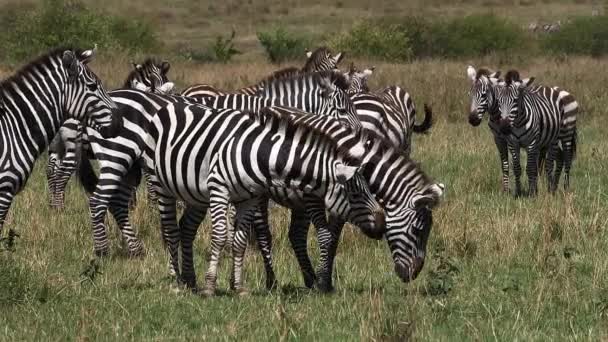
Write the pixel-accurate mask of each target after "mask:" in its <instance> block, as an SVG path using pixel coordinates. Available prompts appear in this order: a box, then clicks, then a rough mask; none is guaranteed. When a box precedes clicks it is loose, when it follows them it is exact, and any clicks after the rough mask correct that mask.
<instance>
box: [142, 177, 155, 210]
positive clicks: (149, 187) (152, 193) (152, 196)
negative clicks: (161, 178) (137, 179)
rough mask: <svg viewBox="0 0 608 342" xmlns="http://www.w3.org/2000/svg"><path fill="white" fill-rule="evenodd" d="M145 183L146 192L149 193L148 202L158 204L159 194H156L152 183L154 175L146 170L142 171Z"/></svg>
mask: <svg viewBox="0 0 608 342" xmlns="http://www.w3.org/2000/svg"><path fill="white" fill-rule="evenodd" d="M142 173H143V176H144V179H145V182H146V190H147V191H148V200H149V201H150V202H151V203H156V201H158V194H157V193H156V190H155V186H154V182H153V181H152V175H150V173H149V172H147V171H146V170H145V169H143V170H142Z"/></svg>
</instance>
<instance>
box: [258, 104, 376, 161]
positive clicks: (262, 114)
mask: <svg viewBox="0 0 608 342" xmlns="http://www.w3.org/2000/svg"><path fill="white" fill-rule="evenodd" d="M249 115H250V117H252V118H253V119H254V120H255V121H256V122H257V123H259V124H261V125H272V123H274V122H277V121H278V122H281V123H283V124H285V125H287V127H288V128H293V129H298V128H299V129H304V130H308V131H310V132H312V133H313V134H315V135H317V136H318V138H319V139H327V141H328V142H329V143H330V145H331V146H332V147H333V148H335V149H336V151H337V152H338V155H339V156H340V157H341V158H343V159H344V160H345V161H347V162H355V163H356V162H357V161H360V159H361V158H362V157H363V153H364V151H365V147H364V140H361V139H362V138H363V136H360V135H358V133H357V132H355V131H353V130H352V129H350V128H347V127H346V126H345V125H343V124H342V123H341V122H340V121H339V120H337V119H335V118H332V117H329V116H321V115H317V114H310V113H307V112H303V111H300V110H297V109H294V108H288V107H280V106H273V107H264V108H262V109H261V110H260V111H258V112H257V113H252V112H249Z"/></svg>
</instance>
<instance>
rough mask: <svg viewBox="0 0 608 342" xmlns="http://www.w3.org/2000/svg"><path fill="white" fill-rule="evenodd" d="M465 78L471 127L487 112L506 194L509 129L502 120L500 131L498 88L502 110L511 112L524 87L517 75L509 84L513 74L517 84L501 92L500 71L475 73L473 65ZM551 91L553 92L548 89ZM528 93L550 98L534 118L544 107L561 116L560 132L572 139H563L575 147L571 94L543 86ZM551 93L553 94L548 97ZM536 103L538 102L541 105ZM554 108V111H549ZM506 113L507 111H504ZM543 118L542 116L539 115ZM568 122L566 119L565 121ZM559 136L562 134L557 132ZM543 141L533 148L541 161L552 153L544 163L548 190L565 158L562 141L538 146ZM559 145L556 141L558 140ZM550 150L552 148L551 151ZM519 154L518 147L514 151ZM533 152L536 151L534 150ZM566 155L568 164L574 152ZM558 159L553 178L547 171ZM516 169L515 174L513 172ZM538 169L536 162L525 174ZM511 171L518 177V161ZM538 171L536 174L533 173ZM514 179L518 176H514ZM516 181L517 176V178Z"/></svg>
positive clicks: (574, 102)
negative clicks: (470, 83)
mask: <svg viewBox="0 0 608 342" xmlns="http://www.w3.org/2000/svg"><path fill="white" fill-rule="evenodd" d="M467 75H468V77H469V78H470V79H471V81H472V86H471V90H470V97H471V109H470V112H469V123H470V124H471V125H473V126H479V124H480V123H481V120H482V118H483V114H484V113H489V122H488V126H489V127H490V130H491V131H492V134H493V135H494V142H495V143H496V147H497V149H498V152H499V156H500V160H501V168H502V189H503V191H504V192H508V191H509V149H510V147H509V134H507V133H508V129H509V121H508V120H507V121H505V120H503V122H502V123H503V126H502V127H503V128H505V129H507V132H504V131H503V130H501V108H500V102H501V101H499V89H503V94H504V96H505V97H504V98H505V100H504V103H503V107H504V109H505V111H508V110H514V109H513V108H511V109H509V108H508V107H510V106H512V105H513V104H514V103H515V105H517V99H518V98H519V96H520V93H519V90H522V94H523V90H524V88H525V87H523V86H522V87H521V89H520V87H519V86H521V80H519V81H518V79H519V76H518V75H517V74H516V73H511V74H510V76H509V78H510V83H511V81H513V79H512V78H513V76H514V75H515V76H516V78H517V80H515V81H516V82H515V83H514V84H512V87H511V89H510V91H509V90H508V89H506V90H505V89H504V87H505V85H506V82H504V81H503V80H501V79H499V78H498V77H499V76H500V72H494V73H491V72H490V71H488V70H487V69H479V70H478V71H476V70H475V68H473V67H472V66H469V67H468V68H467ZM549 89H552V90H549ZM527 91H530V92H532V93H537V92H538V91H540V93H539V94H538V95H539V96H540V97H537V96H534V97H531V98H541V97H543V96H544V95H540V94H546V95H549V98H546V99H545V100H542V101H541V102H545V104H544V105H541V106H540V107H539V110H538V111H537V114H535V115H539V114H538V113H539V112H541V111H540V108H545V112H546V113H550V112H553V113H554V114H552V115H559V116H560V117H563V118H564V120H563V122H562V123H561V126H562V128H559V129H560V130H563V131H564V132H565V133H564V134H565V135H571V136H573V138H572V137H569V138H566V140H569V141H572V140H573V139H574V143H572V142H571V145H572V144H573V145H574V146H573V148H575V147H576V144H575V139H576V126H575V125H576V113H577V112H578V103H577V102H576V101H575V99H574V97H572V95H570V94H569V93H567V92H565V91H562V90H560V89H559V88H557V87H553V88H546V87H538V86H537V87H530V89H527ZM509 93H512V95H509ZM551 94H553V95H551ZM509 97H512V99H511V100H508V98H509ZM550 98H553V100H551V99H550ZM552 101H558V102H561V104H557V103H554V104H550V102H552ZM541 102H539V103H541ZM551 108H553V109H551ZM555 110H557V111H558V112H562V114H557V112H555ZM505 113H507V112H505ZM508 116H509V114H506V116H505V118H506V117H508ZM541 116H542V115H541ZM566 119H567V120H566ZM544 120H546V119H544V118H543V119H542V120H540V119H536V123H535V127H534V130H536V131H537V132H538V130H539V127H538V126H536V125H537V124H539V123H540V122H542V121H544ZM547 132H548V131H546V132H545V133H542V134H543V135H545V134H546V133H547ZM560 134H561V133H560ZM532 136H533V135H532V134H530V135H528V137H532ZM544 139H546V138H545V137H543V138H542V139H539V140H537V141H536V142H535V146H534V148H536V146H538V147H539V148H540V150H539V151H538V154H539V157H540V158H544V157H545V156H546V155H547V156H548V154H551V155H552V156H551V157H550V158H548V162H547V163H546V164H545V169H546V170H547V172H548V176H549V177H550V179H549V182H550V183H549V184H550V187H551V183H553V182H554V181H552V180H551V177H553V179H554V180H558V179H559V174H560V173H561V161H560V160H562V159H564V157H563V156H562V154H563V153H564V152H563V142H562V146H559V144H558V145H557V146H546V145H545V144H544V143H541V140H544ZM558 142H559V141H558ZM552 147H553V148H552ZM549 148H552V149H550V150H547V149H549ZM517 149H518V151H519V148H517ZM535 153H536V151H535ZM569 154H570V155H571V157H570V162H571V160H572V157H573V152H572V150H571V151H570V152H569ZM514 157H516V158H519V152H518V153H517V156H514ZM555 159H557V162H558V163H557V168H556V170H555V175H552V173H553V172H552V171H550V169H551V170H552V169H553V162H552V161H553V160H555ZM516 168H517V171H516ZM532 169H533V170H536V169H537V166H536V163H534V166H533V167H531V168H530V169H528V174H530V172H532V171H533V170H532ZM514 172H519V173H520V174H521V168H519V160H517V165H515V164H514ZM535 172H537V171H535ZM516 177H517V176H516ZM517 178H519V177H517ZM534 179H536V176H534ZM556 186H557V184H555V187H556ZM520 190H521V185H518V184H516V194H519V192H520ZM532 190H533V191H532V193H534V192H535V190H534V189H532Z"/></svg>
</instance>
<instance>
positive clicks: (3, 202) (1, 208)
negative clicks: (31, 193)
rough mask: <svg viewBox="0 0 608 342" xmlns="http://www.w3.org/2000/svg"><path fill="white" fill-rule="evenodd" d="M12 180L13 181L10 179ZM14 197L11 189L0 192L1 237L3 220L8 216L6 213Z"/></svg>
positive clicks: (0, 234)
mask: <svg viewBox="0 0 608 342" xmlns="http://www.w3.org/2000/svg"><path fill="white" fill-rule="evenodd" d="M6 180H7V179H2V181H6ZM10 180H13V179H10ZM14 197H15V194H14V190H13V189H12V188H8V189H6V188H5V189H2V190H0V236H2V227H4V220H5V219H6V216H7V215H8V211H9V210H10V208H11V204H12V203H13V198H14Z"/></svg>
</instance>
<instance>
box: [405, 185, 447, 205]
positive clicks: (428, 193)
mask: <svg viewBox="0 0 608 342" xmlns="http://www.w3.org/2000/svg"><path fill="white" fill-rule="evenodd" d="M444 190H445V185H443V183H437V184H433V185H431V186H429V187H427V188H426V189H424V190H422V191H419V192H417V193H416V194H415V195H414V196H413V197H412V202H411V203H412V207H413V208H414V209H421V208H429V209H431V208H433V207H435V206H436V205H437V204H439V201H440V200H441V197H443V191H444Z"/></svg>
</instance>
